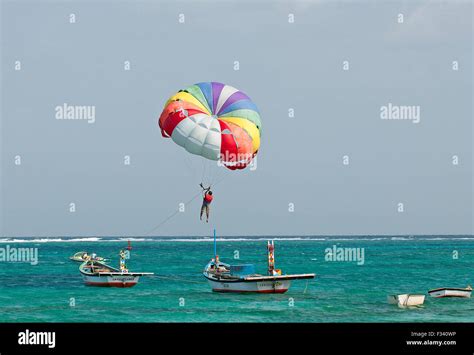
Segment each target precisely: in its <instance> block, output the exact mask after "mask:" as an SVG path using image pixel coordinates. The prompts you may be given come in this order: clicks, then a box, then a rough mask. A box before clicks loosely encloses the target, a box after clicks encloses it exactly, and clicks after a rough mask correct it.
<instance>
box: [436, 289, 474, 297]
mask: <svg viewBox="0 0 474 355" xmlns="http://www.w3.org/2000/svg"><path fill="white" fill-rule="evenodd" d="M471 292H472V291H471V290H462V289H461V290H456V289H440V290H433V291H429V292H428V293H429V295H430V296H431V297H435V298H443V297H461V298H470V297H471Z"/></svg>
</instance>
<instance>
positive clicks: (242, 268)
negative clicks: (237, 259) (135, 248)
mask: <svg viewBox="0 0 474 355" xmlns="http://www.w3.org/2000/svg"><path fill="white" fill-rule="evenodd" d="M230 274H231V275H235V276H246V275H253V274H255V265H254V264H242V265H231V266H230Z"/></svg>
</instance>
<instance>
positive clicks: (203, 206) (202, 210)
mask: <svg viewBox="0 0 474 355" xmlns="http://www.w3.org/2000/svg"><path fill="white" fill-rule="evenodd" d="M205 208H206V206H205V204H204V203H203V204H202V206H201V217H200V220H201V221H202V215H203V213H204V209H205Z"/></svg>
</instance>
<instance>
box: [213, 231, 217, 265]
mask: <svg viewBox="0 0 474 355" xmlns="http://www.w3.org/2000/svg"><path fill="white" fill-rule="evenodd" d="M214 260H215V261H216V262H217V243H216V229H215V228H214Z"/></svg>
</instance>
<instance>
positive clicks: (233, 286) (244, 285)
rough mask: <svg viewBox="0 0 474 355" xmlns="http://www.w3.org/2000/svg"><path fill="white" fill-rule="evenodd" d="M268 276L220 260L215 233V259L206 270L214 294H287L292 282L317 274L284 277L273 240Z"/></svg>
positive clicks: (248, 266)
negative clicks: (278, 267)
mask: <svg viewBox="0 0 474 355" xmlns="http://www.w3.org/2000/svg"><path fill="white" fill-rule="evenodd" d="M267 251H268V275H259V274H256V273H255V266H254V265H252V264H245V265H229V264H226V263H223V262H221V261H220V260H219V256H218V255H217V250H216V234H215V231H214V258H213V259H211V261H210V262H209V263H208V264H207V265H206V267H205V268H204V272H203V274H204V277H205V278H206V279H207V281H208V283H209V285H210V286H211V288H212V291H214V292H242V293H244V292H252V293H285V292H286V291H288V289H289V288H290V285H291V281H292V280H302V279H313V278H314V277H315V274H296V275H282V273H281V270H279V269H275V258H274V251H275V245H274V242H273V240H272V241H268V242H267Z"/></svg>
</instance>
